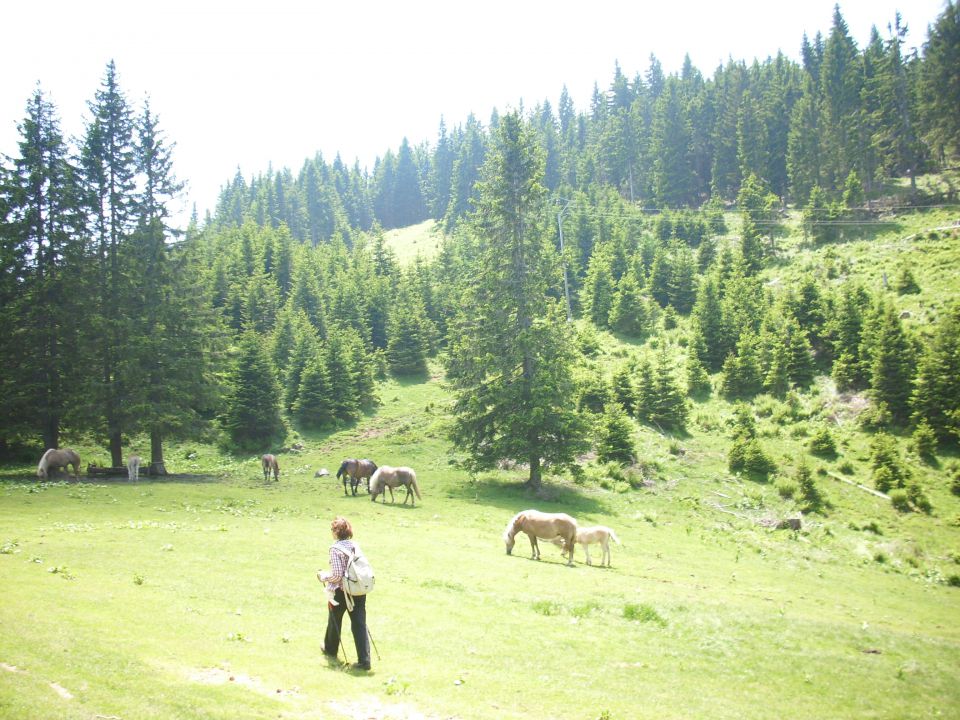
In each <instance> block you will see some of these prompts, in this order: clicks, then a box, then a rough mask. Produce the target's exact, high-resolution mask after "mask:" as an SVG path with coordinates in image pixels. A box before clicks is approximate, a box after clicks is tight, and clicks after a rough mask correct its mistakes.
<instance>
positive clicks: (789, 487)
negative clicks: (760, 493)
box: [777, 480, 797, 500]
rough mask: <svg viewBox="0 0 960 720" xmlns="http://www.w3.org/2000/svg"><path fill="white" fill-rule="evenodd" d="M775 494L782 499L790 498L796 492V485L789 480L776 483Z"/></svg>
mask: <svg viewBox="0 0 960 720" xmlns="http://www.w3.org/2000/svg"><path fill="white" fill-rule="evenodd" d="M777 494H778V495H780V497H782V498H783V499H784V500H792V499H793V498H794V497H795V496H796V494H797V485H796V483H794V482H793V481H791V480H784V481H782V482H779V483H777Z"/></svg>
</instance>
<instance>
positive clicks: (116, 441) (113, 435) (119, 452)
mask: <svg viewBox="0 0 960 720" xmlns="http://www.w3.org/2000/svg"><path fill="white" fill-rule="evenodd" d="M110 465H111V466H113V467H123V466H124V462H123V442H122V440H121V437H120V431H119V430H111V431H110Z"/></svg>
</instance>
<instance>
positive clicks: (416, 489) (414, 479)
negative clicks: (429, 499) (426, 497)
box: [410, 470, 423, 500]
mask: <svg viewBox="0 0 960 720" xmlns="http://www.w3.org/2000/svg"><path fill="white" fill-rule="evenodd" d="M410 487H412V488H413V491H414V492H415V493H416V494H417V500H423V496H422V495H421V494H420V486H419V485H417V474H416V473H415V472H414V471H413V470H411V471H410Z"/></svg>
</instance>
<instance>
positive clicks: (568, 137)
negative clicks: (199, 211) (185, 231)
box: [214, 2, 960, 243]
mask: <svg viewBox="0 0 960 720" xmlns="http://www.w3.org/2000/svg"><path fill="white" fill-rule="evenodd" d="M957 15H958V11H957V6H956V4H955V3H953V2H950V3H948V4H947V6H946V7H945V9H944V11H943V13H942V15H941V16H940V17H939V18H938V20H937V21H936V22H935V23H934V24H933V25H932V26H930V28H929V29H928V33H927V36H926V41H925V42H924V43H923V47H922V51H921V52H919V53H916V52H908V51H907V48H906V47H905V45H904V39H905V36H906V32H907V28H906V27H905V26H903V25H902V24H901V22H900V18H899V16H897V17H894V18H888V19H887V21H886V22H889V25H888V26H887V29H886V31H885V32H881V31H880V30H878V29H877V28H876V27H874V28H873V30H872V33H871V37H870V40H869V42H868V43H867V45H866V46H865V47H864V48H862V49H861V48H858V47H857V44H856V43H855V42H854V40H853V38H852V37H851V36H850V33H849V30H848V28H847V25H846V23H845V21H844V19H843V16H842V14H841V11H840V8H839V6H838V7H837V8H836V9H835V12H834V16H833V24H832V27H831V28H830V31H829V33H827V35H826V37H823V36H822V35H821V34H820V33H818V34H817V35H816V36H815V37H814V38H813V39H810V38H808V37H807V36H806V35H804V36H803V38H802V42H801V46H800V49H801V57H802V61H801V62H800V63H797V62H795V61H793V60H790V59H788V58H787V57H786V56H785V55H783V54H782V53H780V54H778V55H777V56H776V57H774V58H767V59H766V60H765V61H763V62H759V61H754V62H753V63H749V64H748V63H746V62H744V61H735V60H732V59H731V60H730V61H728V62H727V63H726V64H725V65H722V66H720V67H717V68H716V69H715V70H714V71H713V74H712V76H710V77H704V75H703V74H702V73H701V71H700V70H698V69H697V68H695V67H693V66H692V64H691V63H690V61H689V57H688V58H687V60H686V62H685V63H684V65H683V68H682V69H681V70H680V72H679V73H675V74H670V75H665V74H664V72H663V69H662V67H661V65H660V62H659V61H658V60H657V59H656V57H653V56H651V57H650V63H649V67H648V68H647V69H646V72H645V73H643V74H642V75H641V74H637V75H635V76H634V77H632V78H630V77H629V76H628V75H626V74H625V73H624V72H623V71H622V70H621V68H620V67H619V66H617V67H616V68H615V71H614V76H613V79H612V80H611V82H610V84H609V86H608V87H607V88H606V90H605V91H604V90H601V89H600V87H599V86H594V91H593V96H592V99H591V101H590V107H589V108H588V109H586V110H585V111H584V110H583V109H577V108H575V107H574V105H573V102H572V101H571V99H570V96H569V94H568V92H567V90H566V88H564V89H563V92H562V93H561V95H560V98H559V102H558V103H557V105H556V107H554V106H553V105H552V104H551V103H550V102H549V101H544V102H542V103H541V104H538V105H536V106H535V107H534V108H532V109H531V110H530V111H529V112H524V111H523V110H521V114H525V115H527V116H528V117H529V122H530V123H531V125H532V126H533V127H534V128H535V129H536V132H537V134H538V136H539V139H540V144H541V146H542V147H543V149H544V151H545V153H546V167H545V178H544V183H545V185H546V187H547V189H548V190H549V191H550V192H552V193H558V194H560V195H569V193H571V192H572V191H573V190H584V191H586V190H587V189H588V188H590V187H591V186H595V185H604V186H611V187H614V188H616V189H617V190H618V192H619V193H620V194H621V195H622V196H623V197H624V198H626V199H628V200H630V201H631V202H633V203H639V204H640V205H642V206H645V207H650V208H659V209H662V208H678V207H700V206H701V205H702V204H704V203H705V202H707V201H708V200H710V199H713V200H715V201H718V202H730V201H733V200H735V199H736V197H737V195H738V193H739V192H740V188H741V186H742V184H743V182H744V181H745V180H746V179H747V178H748V177H750V176H751V175H754V176H756V177H757V178H759V179H760V180H761V181H762V182H763V183H764V184H765V185H766V186H767V187H768V188H769V189H770V191H771V192H773V193H774V194H775V195H776V196H777V197H778V198H780V200H781V202H784V203H790V204H794V205H796V206H804V205H806V204H807V202H808V201H809V199H810V195H811V192H812V191H813V190H814V188H817V187H819V188H821V189H822V190H823V191H825V193H826V194H827V195H828V196H836V197H839V196H840V194H841V193H842V192H843V191H844V187H845V183H846V182H847V180H848V178H849V177H850V175H851V174H853V175H854V176H855V177H856V178H857V180H858V181H859V183H860V184H861V185H862V186H863V187H864V188H865V190H866V192H867V193H869V192H870V191H871V189H872V187H873V186H874V185H875V184H876V183H878V182H880V181H883V180H887V179H891V178H905V177H910V178H911V179H912V178H915V177H916V175H918V174H920V173H924V172H928V171H930V170H933V169H936V168H938V167H941V166H943V165H944V164H946V163H947V162H949V161H950V160H951V159H952V158H954V157H955V156H956V153H957V152H958V151H960V113H958V112H957V108H958V107H960V89H958V85H957V82H956V77H957V72H958V67H960V50H958V45H960V39H958V32H960V31H958V25H960V21H958V17H957ZM886 22H885V24H886ZM913 30H914V32H916V30H917V29H916V28H914V29H913ZM498 122H499V119H498V113H497V111H496V110H495V111H494V112H493V113H492V116H491V117H490V120H489V123H488V124H487V125H486V126H484V124H483V123H481V122H480V121H479V120H478V119H477V118H476V117H474V116H472V115H471V116H470V117H469V118H467V120H466V122H464V123H463V124H458V125H456V126H455V127H452V128H451V127H448V126H447V125H446V124H445V123H444V122H443V121H442V120H441V122H440V128H439V134H438V136H437V139H436V141H435V142H433V143H424V144H421V145H417V146H411V145H410V143H409V142H408V140H407V139H404V140H403V141H402V143H401V144H400V146H399V149H398V150H396V151H394V150H392V149H391V150H388V151H387V152H386V153H385V154H384V155H383V157H382V158H379V159H378V160H377V161H376V163H375V165H374V167H373V169H372V171H371V172H367V171H366V170H365V169H364V170H362V169H361V168H360V167H359V165H358V164H357V163H354V164H353V165H352V166H348V165H346V164H345V163H344V162H343V161H342V160H341V158H340V157H339V156H337V157H336V158H334V159H333V161H332V162H328V161H327V160H325V159H324V158H323V157H321V156H317V157H314V158H312V159H308V160H307V161H306V162H305V163H304V165H303V167H302V168H300V170H299V172H298V173H297V174H296V175H294V173H293V172H291V171H290V170H286V169H284V170H280V171H274V170H270V171H268V172H266V173H265V174H262V175H258V176H256V177H254V178H252V179H251V180H250V181H249V182H248V181H247V180H245V179H244V178H243V177H242V176H241V175H239V174H238V175H237V176H236V177H235V178H234V179H233V180H232V182H229V183H228V184H227V185H226V186H225V187H224V188H223V190H222V192H221V195H220V199H219V202H218V204H217V208H216V211H215V214H214V221H215V222H216V223H218V224H236V225H239V224H241V223H242V222H243V221H244V219H247V218H250V219H253V220H254V221H255V222H256V223H257V224H259V225H271V226H273V227H279V225H280V224H281V223H282V224H285V225H286V226H287V227H288V228H289V229H290V232H291V233H292V235H293V237H294V238H295V239H297V240H303V241H307V240H309V241H311V242H313V243H317V242H321V241H323V240H327V239H329V238H330V237H331V236H332V235H333V234H334V233H335V232H338V231H339V232H341V233H342V232H343V230H344V228H355V229H360V230H370V229H371V228H372V227H373V226H374V224H375V223H376V224H378V225H379V226H380V227H382V228H386V229H389V228H395V227H403V226H406V225H410V224H413V223H417V222H420V221H422V220H425V219H427V218H434V219H437V220H441V221H443V222H444V224H445V226H446V228H447V229H452V228H453V227H454V226H455V225H456V224H457V223H458V222H459V221H460V220H461V219H462V218H463V217H464V215H465V214H466V213H467V212H468V211H469V210H470V208H471V202H472V201H473V200H475V198H476V194H477V191H476V182H477V179H478V172H479V169H480V166H481V165H482V164H483V161H484V158H485V156H486V154H487V151H488V147H489V144H490V137H491V133H492V132H494V131H495V130H496V127H497V124H498Z"/></svg>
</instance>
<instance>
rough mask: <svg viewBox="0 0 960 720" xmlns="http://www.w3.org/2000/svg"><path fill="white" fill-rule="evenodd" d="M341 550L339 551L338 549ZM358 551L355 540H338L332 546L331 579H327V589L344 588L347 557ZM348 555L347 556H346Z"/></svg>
mask: <svg viewBox="0 0 960 720" xmlns="http://www.w3.org/2000/svg"><path fill="white" fill-rule="evenodd" d="M338 548H339V549H338ZM356 551H357V546H356V545H354V543H353V540H337V542H335V543H334V544H333V545H331V546H330V577H329V578H327V587H328V588H330V589H331V590H339V589H341V588H342V587H343V575H344V573H345V572H347V555H352V554H353V553H355V552H356ZM344 553H347V555H344Z"/></svg>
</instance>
